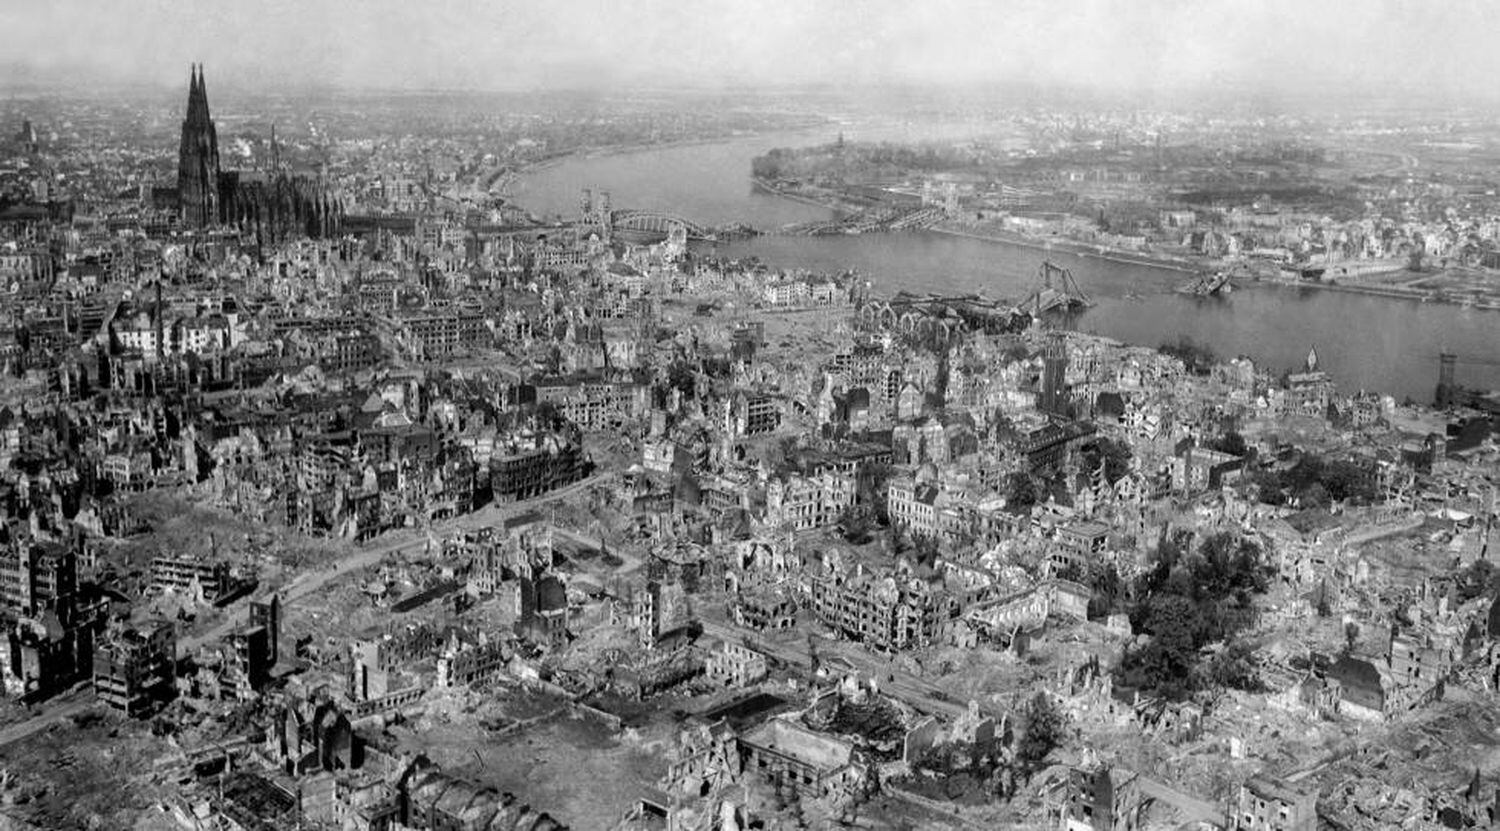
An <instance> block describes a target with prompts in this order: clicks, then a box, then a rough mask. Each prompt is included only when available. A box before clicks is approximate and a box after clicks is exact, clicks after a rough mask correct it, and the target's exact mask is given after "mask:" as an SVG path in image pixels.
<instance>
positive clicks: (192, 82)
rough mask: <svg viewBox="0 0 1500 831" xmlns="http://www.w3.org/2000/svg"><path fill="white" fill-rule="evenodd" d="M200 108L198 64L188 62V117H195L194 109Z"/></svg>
mask: <svg viewBox="0 0 1500 831" xmlns="http://www.w3.org/2000/svg"><path fill="white" fill-rule="evenodd" d="M197 108H198V65H197V64H195V63H194V64H188V105H187V117H188V118H192V117H193V111H194V110H196V109H197Z"/></svg>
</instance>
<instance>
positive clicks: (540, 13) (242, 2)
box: [0, 0, 1500, 96]
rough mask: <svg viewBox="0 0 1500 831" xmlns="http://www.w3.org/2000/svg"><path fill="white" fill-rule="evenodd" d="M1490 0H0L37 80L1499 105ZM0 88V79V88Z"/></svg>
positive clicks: (6, 38)
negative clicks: (760, 88) (1381, 93)
mask: <svg viewBox="0 0 1500 831" xmlns="http://www.w3.org/2000/svg"><path fill="white" fill-rule="evenodd" d="M1496 32H1500V2H1494V0H1434V2H1426V0H1361V2H1351V0H1196V1H1190V0H1117V1H1115V2H1105V1H1104V0H988V2H986V1H985V0H862V1H859V0H525V2H515V1H514V0H237V1H236V0H225V1H224V2H220V0H207V1H205V0H3V2H0V71H3V72H5V73H7V74H10V75H11V76H12V77H13V78H19V77H25V78H28V79H31V80H36V81H43V82H46V81H49V80H52V79H55V78H64V79H67V78H71V79H75V80H76V79H86V78H89V77H96V78H107V79H115V80H120V81H126V82H145V83H151V84H180V83H181V82H182V77H183V76H184V74H185V73H186V67H187V65H188V63H189V62H191V61H202V62H205V63H207V64H208V73H209V74H208V78H209V83H210V85H213V84H214V83H215V81H218V82H219V83H221V84H229V83H232V84H233V85H236V86H239V85H244V86H264V85H268V84H297V83H299V82H303V81H307V80H310V79H315V80H317V81H320V82H323V83H327V84H332V85H336V86H343V87H367V88H424V89H426V88H464V89H513V88H534V87H549V86H555V87H568V88H576V87H581V86H591V85H601V86H607V85H609V84H622V83H623V84H651V85H689V84H695V85H726V84H728V85H735V84H802V83H808V82H823V83H832V84H835V85H838V86H845V85H860V84H867V85H878V84H882V83H891V82H907V83H918V84H921V83H934V82H936V83H947V82H956V83H966V84H967V83H994V82H1026V81H1030V82H1036V83H1041V84H1065V85H1072V86H1083V87H1092V88H1096V89H1100V90H1105V91H1111V90H1120V91H1142V90H1166V89H1182V88H1195V87H1202V86H1206V85H1211V84H1217V83H1231V84H1238V85H1254V86H1261V87H1264V88H1265V89H1267V90H1268V91H1282V92H1286V91H1294V92H1295V91H1314V92H1315V91H1319V90H1323V91H1327V92H1329V93H1331V94H1334V95H1339V94H1351V93H1354V92H1356V91H1359V92H1365V91H1374V90H1382V89H1385V90H1390V89H1393V88H1399V89H1401V90H1403V91H1410V92H1413V93H1415V94H1422V93H1423V92H1424V91H1434V92H1441V93H1446V94H1459V95H1468V94H1474V95H1483V96H1492V95H1494V90H1495V89H1497V88H1500V84H1497V82H1496V81H1495V80H1494V79H1496V78H1497V77H1500V48H1497V47H1496V45H1495V43H1496V34H1495V33H1496ZM0 80H3V79H0Z"/></svg>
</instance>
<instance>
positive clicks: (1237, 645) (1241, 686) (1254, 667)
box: [1206, 640, 1265, 692]
mask: <svg viewBox="0 0 1500 831" xmlns="http://www.w3.org/2000/svg"><path fill="white" fill-rule="evenodd" d="M1206 675H1207V676H1208V679H1207V680H1208V681H1209V683H1211V684H1213V685H1215V686H1219V687H1229V688H1231V689H1236V690H1243V691H1245V692H1260V691H1262V690H1264V689H1265V683H1264V682H1263V681H1262V680H1261V677H1260V667H1259V665H1258V663H1257V661H1256V659H1255V648H1254V647H1253V646H1251V645H1250V644H1248V643H1246V642H1245V641H1240V640H1236V641H1230V642H1229V643H1227V644H1225V645H1224V648H1223V649H1221V650H1219V653H1218V654H1217V655H1215V656H1214V659H1213V660H1212V661H1210V662H1209V664H1208V671H1207V673H1206Z"/></svg>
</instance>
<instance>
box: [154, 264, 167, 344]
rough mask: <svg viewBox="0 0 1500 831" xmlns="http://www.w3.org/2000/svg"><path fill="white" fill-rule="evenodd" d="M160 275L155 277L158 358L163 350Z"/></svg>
mask: <svg viewBox="0 0 1500 831" xmlns="http://www.w3.org/2000/svg"><path fill="white" fill-rule="evenodd" d="M161 315H162V312H161V277H159V276H158V277H157V278H156V357H158V358H160V357H161V356H162V352H163V351H165V350H164V344H162V342H161V331H162V326H161Z"/></svg>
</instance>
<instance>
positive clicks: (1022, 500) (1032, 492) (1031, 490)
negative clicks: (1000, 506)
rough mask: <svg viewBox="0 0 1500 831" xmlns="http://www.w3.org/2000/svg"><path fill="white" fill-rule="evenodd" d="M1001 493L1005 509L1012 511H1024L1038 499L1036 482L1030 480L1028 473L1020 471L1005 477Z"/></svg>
mask: <svg viewBox="0 0 1500 831" xmlns="http://www.w3.org/2000/svg"><path fill="white" fill-rule="evenodd" d="M1001 493H1002V495H1003V496H1004V497H1005V509H1006V510H1008V511H1011V512H1014V513H1021V512H1022V511H1025V510H1026V509H1028V508H1030V507H1031V506H1032V505H1035V504H1036V503H1037V499H1038V496H1037V488H1036V482H1034V481H1032V479H1031V475H1030V474H1028V473H1024V472H1020V471H1017V472H1016V473H1012V474H1011V475H1009V476H1007V477H1006V478H1005V485H1004V490H1003V491H1002V492H1001Z"/></svg>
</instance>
